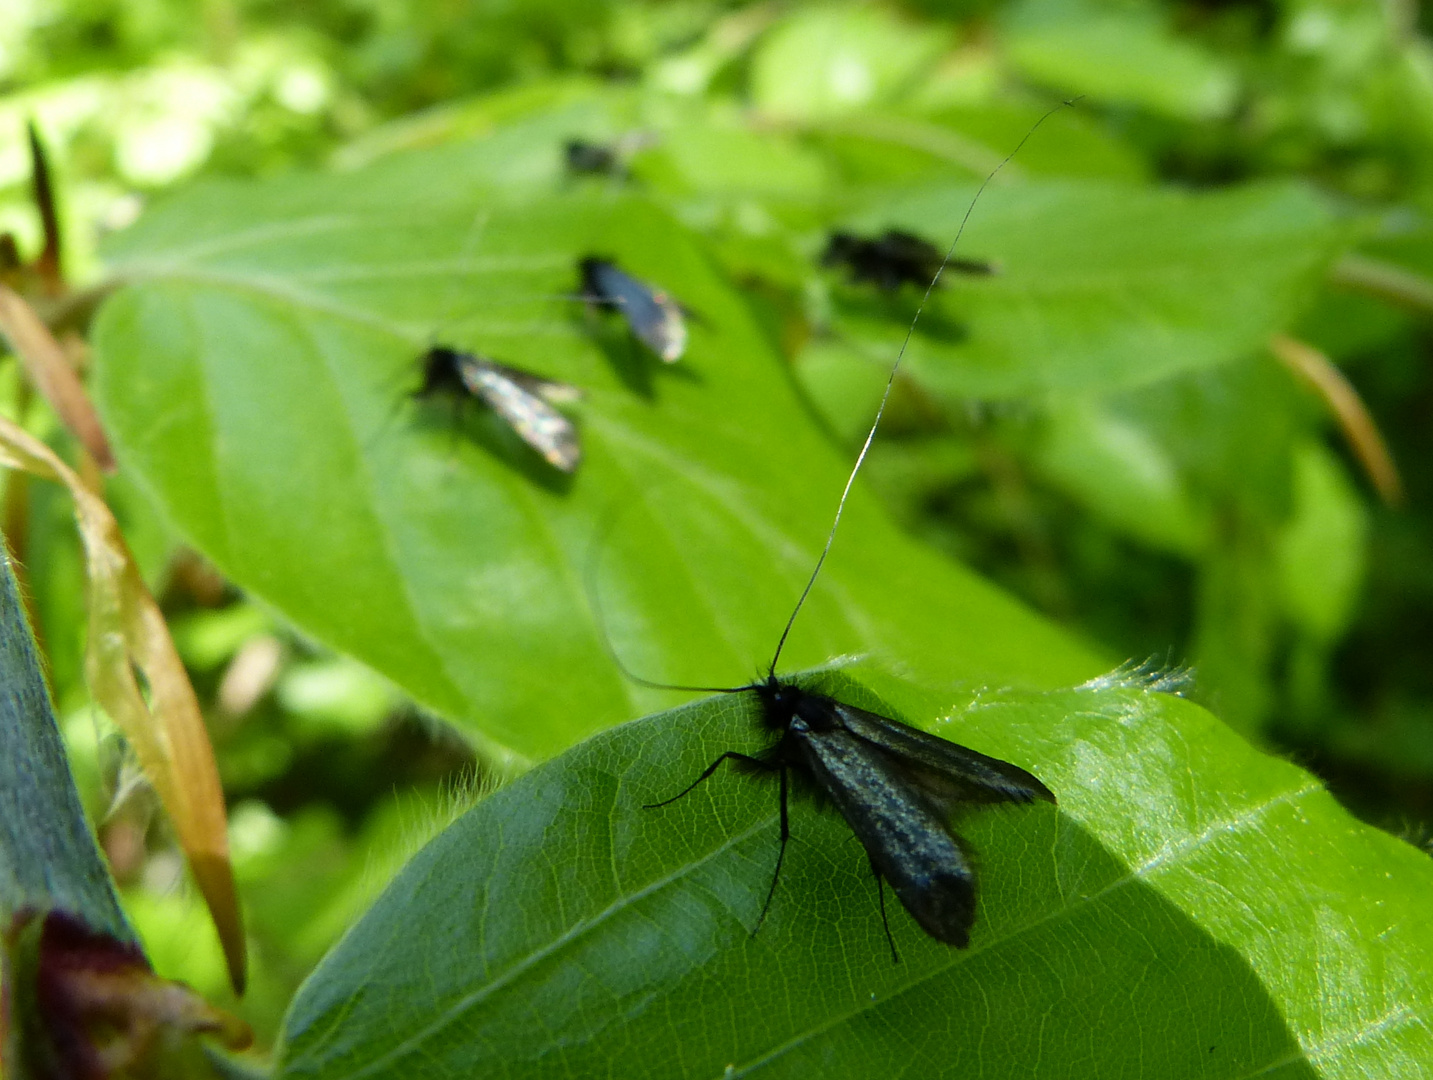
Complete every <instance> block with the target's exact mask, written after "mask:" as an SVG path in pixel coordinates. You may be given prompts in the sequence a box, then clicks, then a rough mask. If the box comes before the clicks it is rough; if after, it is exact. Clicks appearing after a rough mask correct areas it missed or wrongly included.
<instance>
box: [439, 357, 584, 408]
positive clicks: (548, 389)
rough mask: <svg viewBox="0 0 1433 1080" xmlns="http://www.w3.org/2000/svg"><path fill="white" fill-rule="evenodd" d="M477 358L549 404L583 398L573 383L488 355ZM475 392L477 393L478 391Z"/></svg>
mask: <svg viewBox="0 0 1433 1080" xmlns="http://www.w3.org/2000/svg"><path fill="white" fill-rule="evenodd" d="M475 359H476V360H477V361H478V364H479V366H485V367H488V368H490V369H491V370H493V371H496V372H497V373H498V374H499V375H502V376H503V377H504V378H506V379H511V380H512V381H513V382H515V383H517V384H518V386H520V387H522V388H523V389H524V390H526V391H527V392H528V393H529V394H533V395H536V396H537V397H540V398H542V400H543V401H546V402H547V403H548V404H549V405H571V404H572V403H573V402H576V401H581V400H582V391H581V390H579V389H578V388H577V387H575V386H573V385H572V384H571V383H565V382H558V381H557V380H556V379H544V378H543V377H542V376H541V375H534V374H533V373H532V372H530V371H523V370H521V369H520V368H515V367H508V366H507V365H506V364H500V363H498V362H497V361H496V360H489V359H488V358H487V357H475ZM465 382H466V380H465ZM474 392H475V393H476V391H474Z"/></svg>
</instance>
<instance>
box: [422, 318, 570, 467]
mask: <svg viewBox="0 0 1433 1080" xmlns="http://www.w3.org/2000/svg"><path fill="white" fill-rule="evenodd" d="M422 364H423V382H422V385H420V386H419V387H418V389H417V390H415V391H414V392H413V397H415V398H420V399H426V398H433V397H438V396H447V397H450V398H452V399H453V400H454V401H455V402H458V403H459V404H461V403H462V402H463V401H465V400H467V399H468V398H475V399H477V400H478V401H481V402H482V403H483V404H484V405H486V406H487V407H488V408H490V409H492V411H493V412H495V413H497V414H498V416H500V417H502V419H503V420H504V421H505V422H506V423H507V425H508V426H509V427H511V428H512V429H513V431H515V432H517V434H518V437H519V438H520V439H522V441H523V442H525V443H527V445H528V446H530V447H532V448H533V449H534V450H536V451H537V452H538V453H539V454H541V455H542V456H543V459H544V460H546V461H547V463H548V464H549V465H551V466H552V467H553V468H555V469H560V470H561V471H562V472H565V473H572V472H575V471H576V470H577V466H578V465H579V464H580V463H581V461H582V444H581V441H580V440H579V438H578V435H577V427H576V425H575V424H574V423H573V422H572V420H571V419H570V418H569V417H567V416H566V415H564V414H563V413H561V412H559V411H558V410H557V409H556V408H555V407H554V406H556V405H563V404H569V403H571V402H574V401H576V400H578V399H579V398H580V397H581V396H582V395H581V392H580V391H579V390H578V389H577V388H576V387H573V386H568V385H567V384H566V383H560V382H554V381H552V380H550V379H544V378H541V377H539V376H537V375H533V374H532V373H531V372H527V371H522V370H519V369H518V368H513V367H508V366H507V365H506V364H500V363H498V362H497V361H496V360H491V359H489V358H488V357H486V356H479V355H477V354H476V353H470V352H461V351H459V350H457V349H451V348H448V347H447V346H444V345H435V346H433V347H432V348H430V349H429V350H428V351H427V352H425V353H424V354H423V356H422Z"/></svg>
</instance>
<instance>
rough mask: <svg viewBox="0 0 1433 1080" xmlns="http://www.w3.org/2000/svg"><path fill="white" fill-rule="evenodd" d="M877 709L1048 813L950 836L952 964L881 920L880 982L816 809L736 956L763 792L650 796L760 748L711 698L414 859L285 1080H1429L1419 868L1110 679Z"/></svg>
mask: <svg viewBox="0 0 1433 1080" xmlns="http://www.w3.org/2000/svg"><path fill="white" fill-rule="evenodd" d="M828 677H829V676H828ZM842 693H843V696H851V695H853V694H857V690H856V688H854V687H851V686H849V685H848V686H845V687H844V688H843V689H842ZM881 693H882V694H883V695H884V696H885V697H886V698H887V699H888V700H893V701H894V700H896V699H899V704H901V706H902V709H901V712H902V715H904V716H905V717H906V718H907V719H914V720H918V721H920V722H922V723H923V724H924V725H926V726H928V727H929V728H930V729H931V730H933V731H936V732H938V733H939V734H941V735H942V736H946V737H949V738H952V739H956V740H959V741H960V742H962V743H964V744H967V745H971V746H973V747H976V748H979V749H980V750H983V751H985V752H989V753H993V754H997V755H999V756H1001V757H1004V758H1009V759H1013V760H1015V761H1017V762H1018V763H1020V764H1022V765H1026V766H1029V767H1030V768H1031V769H1033V770H1034V771H1035V772H1037V773H1038V774H1039V775H1040V777H1041V778H1042V779H1043V780H1045V781H1046V782H1047V783H1049V785H1050V786H1051V788H1052V789H1053V790H1054V791H1055V792H1056V793H1057V794H1058V795H1059V798H1060V806H1059V809H1058V811H1057V810H1056V809H1055V808H1054V807H1047V806H1044V805H1039V806H1036V807H1032V808H1025V809H1019V810H1008V809H1007V810H1004V811H983V812H972V813H970V814H968V815H965V816H964V817H963V818H962V820H961V822H960V829H961V832H962V834H963V835H965V836H966V837H967V838H968V839H969V840H970V842H971V843H972V845H973V846H974V848H975V849H976V851H978V852H979V855H980V873H981V884H982V902H981V906H980V912H979V919H978V921H977V924H976V928H975V933H974V936H973V940H972V944H971V947H970V948H969V949H968V950H954V949H950V948H948V947H946V946H944V945H941V944H939V943H937V942H934V941H932V940H930V939H929V938H926V937H925V936H924V935H923V934H922V933H921V931H920V930H919V929H917V928H916V926H915V925H914V924H913V922H912V921H911V920H910V918H909V916H908V915H907V914H906V913H905V912H904V911H903V910H901V909H900V908H899V906H897V905H895V904H894V903H889V902H888V907H889V909H890V922H891V929H892V932H893V933H894V935H895V940H896V945H897V947H898V948H899V950H900V953H901V961H902V962H901V963H900V964H898V965H893V964H892V963H891V960H890V954H889V951H888V950H887V948H886V943H885V939H884V935H883V933H882V929H881V917H880V914H879V911H878V909H877V905H876V890H875V886H874V883H873V882H872V880H871V876H870V868H869V865H868V863H867V861H866V859H865V856H864V854H863V853H862V851H861V850H860V847H859V846H858V845H857V844H855V843H851V842H849V841H850V833H849V830H847V829H846V828H845V826H844V825H843V824H842V822H841V821H840V819H839V817H838V816H837V815H835V814H829V813H827V814H820V813H815V812H813V811H812V809H811V808H810V807H809V805H807V804H805V803H797V804H796V805H795V807H794V810H793V820H792V832H793V836H792V840H791V844H790V847H789V849H788V851H787V855H786V861H785V864H784V866H783V869H782V875H781V879H780V881H779V882H778V884H777V889H776V893H775V897H774V900H773V902H772V905H771V908H770V911H769V914H768V915H767V917H766V919H765V921H764V922H763V923H762V924H761V927H760V930H759V932H758V933H757V934H756V935H755V936H753V935H752V929H753V927H755V926H756V924H757V920H758V917H759V915H760V913H761V910H762V904H763V901H764V899H765V897H766V893H767V889H768V886H769V885H770V882H771V873H772V867H773V863H774V860H775V857H776V847H777V807H776V799H777V796H776V790H775V786H774V785H773V784H771V783H767V784H762V783H761V782H760V781H759V780H758V779H757V778H753V777H751V776H748V775H743V774H741V773H739V772H735V771H732V772H727V771H723V772H722V773H720V774H718V775H716V776H714V777H713V778H712V779H710V780H709V781H708V782H707V783H706V784H704V785H703V786H702V787H701V788H699V789H698V790H696V791H694V792H693V793H692V794H691V795H689V796H688V797H687V798H685V799H684V800H682V801H680V802H678V803H675V804H673V805H671V806H665V807H661V808H659V809H644V804H645V803H649V802H652V801H654V800H658V799H662V798H665V797H668V796H670V795H671V794H673V793H674V792H676V791H680V790H681V789H682V787H683V786H685V785H686V784H687V783H689V782H690V781H691V779H692V778H693V777H694V776H695V775H696V774H697V773H698V772H699V771H700V770H701V769H702V767H703V766H704V765H706V764H707V763H708V762H709V761H711V760H712V759H713V758H714V757H715V756H716V755H717V754H718V753H720V752H722V751H725V750H728V749H736V750H741V751H744V752H752V751H754V750H756V749H757V748H758V747H759V746H760V745H762V744H764V743H765V742H767V741H769V737H768V736H766V735H763V734H761V733H760V732H759V728H758V727H757V725H755V724H754V723H753V719H754V718H753V715H752V703H751V702H750V701H747V700H745V699H743V698H731V697H725V698H720V699H709V700H707V701H703V702H699V703H696V704H694V705H691V706H688V707H685V708H682V709H678V710H674V711H672V712H669V713H664V714H661V715H658V716H655V717H650V718H647V719H645V720H641V721H637V722H634V723H632V724H628V725H625V726H623V727H620V728H617V729H615V730H613V731H610V732H607V733H604V734H602V735H600V736H598V737H596V738H594V739H592V740H590V741H589V742H587V743H585V744H583V745H582V746H580V747H578V748H576V749H574V750H573V751H571V752H569V753H568V754H566V755H564V756H563V757H562V758H560V759H558V760H556V761H553V762H550V763H548V764H546V765H544V766H541V767H539V768H538V769H535V770H533V771H532V772H531V773H529V774H527V775H526V776H524V777H522V778H521V779H519V780H517V781H516V782H514V783H513V784H511V785H509V786H508V787H507V788H505V789H503V790H500V791H498V792H497V793H496V794H494V795H492V796H490V797H489V798H488V799H487V800H486V801H484V802H483V803H481V804H479V805H478V807H477V808H475V809H474V810H473V811H471V812H470V813H469V814H467V815H466V816H465V817H463V818H462V819H460V820H459V821H458V822H457V824H455V825H454V826H453V827H452V828H450V829H449V830H447V832H445V833H444V834H443V835H442V836H440V837H439V838H438V839H437V840H436V841H434V842H433V843H432V844H430V845H429V846H428V847H427V848H426V849H425V850H424V851H423V852H421V853H420V854H419V855H418V856H417V857H416V858H415V859H414V861H413V862H412V863H410V864H409V866H408V867H407V868H406V869H405V870H404V871H403V873H402V874H400V876H399V877H398V878H397V880H396V881H395V882H394V884H393V885H392V886H391V887H390V888H389V890H388V892H387V893H386V894H385V895H384V896H383V897H382V898H381V899H380V900H379V901H378V902H377V904H375V906H374V907H373V909H372V910H371V911H370V912H369V914H368V915H367V916H366V917H365V918H364V919H363V920H362V921H361V922H360V923H359V924H358V925H357V926H356V927H355V928H354V929H353V930H352V931H350V933H349V934H348V935H347V936H346V937H345V938H344V940H343V942H342V943H341V944H340V946H339V947H338V948H337V949H336V950H335V952H333V953H332V954H331V955H330V956H329V957H328V958H327V959H326V960H325V962H324V963H323V964H322V965H321V966H320V968H319V970H318V971H317V972H316V973H315V974H314V975H313V976H312V977H311V978H310V979H309V980H308V982H307V983H306V984H305V985H304V988H303V990H302V991H301V992H300V994H299V996H298V998H297V999H296V1001H295V1003H294V1005H293V1008H292V1010H291V1011H290V1014H289V1017H288V1020H287V1024H286V1036H285V1043H284V1045H283V1047H282V1049H281V1051H280V1065H279V1075H280V1076H282V1077H306V1078H313V1080H323V1078H329V1077H332V1078H339V1077H342V1078H345V1080H358V1078H360V1077H362V1078H370V1080H377V1078H381V1077H389V1076H392V1077H398V1076H411V1075H414V1073H415V1071H421V1072H422V1074H423V1075H425V1076H430V1077H450V1076H451V1077H459V1076H472V1075H494V1076H502V1077H522V1076H549V1075H552V1073H553V1072H554V1071H558V1072H562V1073H564V1074H569V1075H594V1074H599V1073H604V1072H606V1071H609V1070H610V1069H611V1067H612V1063H613V1062H620V1063H621V1064H620V1071H621V1072H622V1074H623V1075H624V1076H628V1077H637V1078H650V1077H667V1076H672V1077H675V1076H713V1077H716V1076H746V1075H752V1074H761V1075H766V1076H792V1077H798V1076H799V1077H806V1076H812V1075H817V1074H819V1075H821V1076H828V1077H847V1076H849V1077H870V1076H887V1075H893V1074H896V1073H900V1072H902V1071H909V1070H912V1069H915V1070H916V1071H918V1072H920V1073H921V1074H922V1075H927V1076H952V1077H959V1076H973V1075H980V1076H984V1077H1005V1076H1011V1077H1014V1076H1033V1075H1039V1076H1042V1077H1043V1076H1071V1077H1093V1076H1100V1077H1105V1076H1159V1077H1161V1078H1167V1080H1179V1078H1182V1077H1210V1076H1229V1077H1234V1076H1253V1075H1265V1076H1279V1077H1288V1078H1293V1077H1314V1076H1328V1077H1354V1076H1368V1075H1377V1076H1380V1077H1398V1078H1405V1077H1406V1078H1408V1080H1412V1078H1413V1077H1415V1076H1419V1075H1421V1071H1422V1069H1423V1067H1424V1063H1425V1062H1426V1061H1427V1059H1428V1057H1429V1055H1430V1054H1433V1040H1430V1035H1429V1031H1428V1027H1427V1025H1426V1024H1425V1023H1424V1022H1423V1018H1424V1017H1425V1016H1426V1015H1427V1013H1428V1011H1429V1009H1430V1008H1433V975H1430V972H1433V951H1430V944H1429V937H1428V935H1427V934H1425V933H1424V932H1423V929H1422V927H1423V922H1424V919H1423V908H1424V905H1425V897H1426V895H1427V893H1428V892H1429V890H1430V888H1433V862H1430V861H1429V860H1428V859H1427V857H1426V856H1425V855H1423V854H1422V853H1421V852H1418V851H1417V850H1415V849H1413V848H1412V847H1410V846H1408V845H1406V844H1403V843H1402V842H1400V841H1398V840H1395V839H1393V838H1392V837H1390V836H1388V835H1386V834H1384V833H1382V832H1379V831H1377V830H1375V829H1372V828H1369V827H1367V826H1363V825H1360V824H1359V823H1357V822H1356V821H1354V820H1353V819H1352V818H1350V817H1349V815H1348V814H1347V813H1346V812H1345V811H1344V810H1342V809H1341V808H1340V807H1339V806H1338V805H1337V804H1336V803H1335V802H1334V801H1333V799H1331V798H1330V797H1329V796H1328V795H1327V794H1326V793H1325V792H1324V791H1323V789H1322V788H1321V787H1320V786H1319V784H1318V783H1317V782H1316V781H1314V780H1313V779H1312V778H1311V777H1309V776H1308V775H1307V774H1305V773H1304V772H1302V771H1301V770H1299V769H1297V768H1295V767H1293V766H1292V765H1289V764H1287V763H1286V762H1283V761H1280V760H1278V759H1276V758H1270V757H1265V756H1263V755H1260V754H1257V753H1255V752H1253V751H1252V750H1251V749H1250V748H1249V747H1248V746H1247V745H1246V744H1244V743H1243V742H1242V741H1241V740H1240V739H1238V738H1237V737H1236V736H1235V735H1233V734H1232V733H1231V732H1230V731H1229V730H1228V729H1227V728H1226V727H1225V726H1224V725H1222V724H1220V723H1218V722H1217V721H1215V720H1213V719H1212V718H1211V717H1209V716H1208V715H1207V714H1205V713H1204V712H1203V711H1202V710H1200V709H1198V708H1196V707H1194V706H1192V705H1189V704H1187V703H1185V702H1182V701H1179V700H1178V699H1174V698H1169V697H1166V696H1163V695H1158V694H1153V693H1151V692H1149V691H1148V690H1146V689H1144V688H1142V687H1139V686H1122V685H1120V684H1119V680H1117V679H1114V680H1108V681H1105V682H1103V683H1100V684H1092V685H1091V686H1089V687H1086V688H1083V689H1079V690H1073V691H1064V692H1058V693H1050V694H1019V693H980V694H976V695H974V696H973V697H972V696H964V695H956V694H946V695H931V696H925V695H916V694H914V693H912V692H909V691H908V690H906V689H904V688H902V687H899V686H896V685H894V684H882V685H881ZM857 696H859V695H857ZM864 703H866V704H873V702H871V701H866V702H864ZM1330 979H1333V980H1335V981H1336V982H1335V984H1330V982H1329V980H1330ZM1330 985H1336V986H1337V992H1330V991H1328V989H1327V987H1329V986H1330ZM1092 1030H1093V1031H1097V1032H1098V1033H1099V1037H1098V1038H1091V1031H1092ZM913 1033H914V1034H915V1035H916V1036H917V1037H916V1038H913ZM1035 1033H1038V1037H1035Z"/></svg>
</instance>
